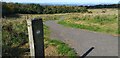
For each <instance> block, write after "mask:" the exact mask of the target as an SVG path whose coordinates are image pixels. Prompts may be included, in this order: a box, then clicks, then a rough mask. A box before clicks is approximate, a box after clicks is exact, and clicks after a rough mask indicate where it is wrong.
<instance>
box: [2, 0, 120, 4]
mask: <svg viewBox="0 0 120 58" xmlns="http://www.w3.org/2000/svg"><path fill="white" fill-rule="evenodd" d="M2 1H4V2H18V3H42V4H44V3H48V4H80V5H84V4H117V3H118V2H119V1H120V0H2Z"/></svg>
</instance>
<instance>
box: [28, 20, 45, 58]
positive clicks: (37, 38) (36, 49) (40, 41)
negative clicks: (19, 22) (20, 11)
mask: <svg viewBox="0 0 120 58" xmlns="http://www.w3.org/2000/svg"><path fill="white" fill-rule="evenodd" d="M27 24H28V33H29V45H30V54H31V56H32V57H33V58H34V56H35V58H41V56H42V58H43V57H44V35H43V34H44V32H43V21H42V19H41V18H34V19H32V20H27Z"/></svg>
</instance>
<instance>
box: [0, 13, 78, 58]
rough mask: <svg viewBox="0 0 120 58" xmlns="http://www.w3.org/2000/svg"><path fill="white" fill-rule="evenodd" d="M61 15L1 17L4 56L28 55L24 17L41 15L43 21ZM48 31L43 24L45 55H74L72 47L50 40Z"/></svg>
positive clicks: (29, 15) (32, 16) (33, 16)
mask: <svg viewBox="0 0 120 58" xmlns="http://www.w3.org/2000/svg"><path fill="white" fill-rule="evenodd" d="M60 16H61V15H49V14H45V15H31V14H24V15H23V14H19V17H16V18H15V17H6V18H4V19H3V21H2V23H3V27H2V31H3V32H2V35H3V39H2V43H3V44H2V46H3V55H4V56H16V55H17V56H23V55H29V44H28V32H27V24H26V19H31V18H35V17H42V19H43V21H46V20H57V19H58V18H59V17H60ZM49 34H50V31H49V28H48V27H47V26H45V25H44V48H45V56H70V58H71V57H72V56H76V55H77V54H76V52H75V51H74V49H72V48H70V47H69V45H67V44H65V43H63V42H62V41H60V40H51V39H50V37H49Z"/></svg>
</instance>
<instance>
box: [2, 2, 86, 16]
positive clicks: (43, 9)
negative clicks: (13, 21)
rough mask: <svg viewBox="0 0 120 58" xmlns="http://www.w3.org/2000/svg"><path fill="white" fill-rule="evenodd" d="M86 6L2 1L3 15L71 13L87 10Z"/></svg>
mask: <svg viewBox="0 0 120 58" xmlns="http://www.w3.org/2000/svg"><path fill="white" fill-rule="evenodd" d="M87 11H88V10H87V9H86V7H80V6H65V5H63V6H47V5H46V6H43V5H40V4H22V3H6V2H2V15H3V16H5V15H9V14H54V13H71V12H87Z"/></svg>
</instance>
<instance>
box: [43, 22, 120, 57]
mask: <svg viewBox="0 0 120 58" xmlns="http://www.w3.org/2000/svg"><path fill="white" fill-rule="evenodd" d="M45 24H46V25H47V26H49V28H50V31H51V38H53V39H58V40H62V41H64V42H65V43H67V44H69V45H70V46H71V47H72V48H74V49H75V50H76V52H77V53H78V55H82V54H83V53H85V52H86V51H87V50H88V49H89V48H91V47H95V49H94V50H93V51H92V52H91V53H90V54H89V55H88V56H117V55H118V37H114V36H112V35H107V34H102V33H95V32H91V31H86V30H81V29H74V28H70V27H64V26H63V25H60V24H57V22H56V21H47V22H45Z"/></svg>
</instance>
